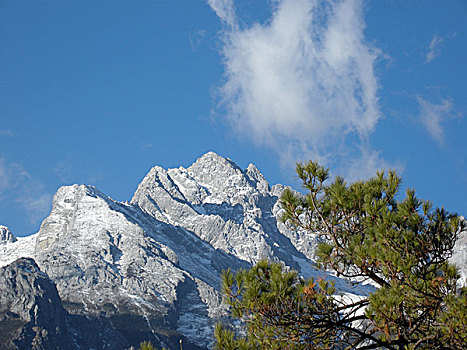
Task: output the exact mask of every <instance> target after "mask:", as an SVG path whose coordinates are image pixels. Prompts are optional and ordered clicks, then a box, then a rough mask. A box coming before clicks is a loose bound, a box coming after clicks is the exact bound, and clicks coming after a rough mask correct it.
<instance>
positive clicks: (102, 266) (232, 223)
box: [0, 153, 372, 349]
mask: <svg viewBox="0 0 467 350" xmlns="http://www.w3.org/2000/svg"><path fill="white" fill-rule="evenodd" d="M282 191H283V186H281V185H275V186H269V184H268V183H267V181H266V180H265V179H264V177H263V175H262V174H261V173H260V172H259V171H258V169H256V168H255V167H254V166H253V165H250V166H248V168H247V169H245V170H242V169H240V168H239V167H238V166H237V165H235V164H234V163H233V162H232V161H230V160H229V159H225V158H222V157H220V156H218V155H217V154H215V153H207V154H205V155H204V156H202V157H201V158H200V159H198V160H197V161H196V162H195V163H194V164H193V165H192V166H190V167H188V168H186V169H185V168H182V167H180V168H178V169H168V170H164V169H162V168H160V167H154V168H153V169H151V170H150V171H149V173H148V174H147V175H146V177H145V178H144V179H143V181H142V182H141V184H140V185H139V186H138V188H137V190H136V192H135V194H134V196H133V199H132V200H131V202H129V203H120V202H117V201H114V200H113V199H111V198H109V197H108V196H106V195H105V194H103V193H101V192H99V191H98V190H97V189H95V188H94V187H91V186H85V185H73V186H66V187H62V188H60V189H59V190H58V192H57V193H56V195H55V196H54V199H53V208H52V211H51V213H50V215H49V216H48V217H47V218H46V219H45V220H44V222H43V223H42V225H41V228H40V231H39V232H38V233H37V234H36V235H33V236H30V237H26V238H20V239H18V241H16V242H12V241H11V240H10V241H9V242H8V243H5V244H0V264H3V265H5V264H8V263H11V262H12V261H13V260H14V259H16V258H17V257H20V256H27V257H32V258H34V259H35V261H36V262H37V265H38V266H39V267H40V269H41V271H43V272H44V273H46V274H47V276H48V278H50V281H52V282H53V283H54V284H55V285H56V288H57V290H58V294H59V296H60V299H61V303H62V304H61V305H62V306H63V308H64V309H65V310H66V316H63V317H65V319H66V320H73V321H66V322H68V323H67V324H69V325H70V326H69V328H68V331H69V329H73V332H72V333H73V334H74V338H72V339H74V340H73V341H74V347H75V348H82V349H87V348H89V347H92V346H93V347H94V348H96V349H105V348H110V347H112V348H113V349H125V348H127V347H129V346H130V345H134V346H136V345H137V344H138V343H139V342H141V341H143V340H150V341H152V343H153V344H155V345H158V346H166V347H169V348H172V349H178V348H179V340H180V339H181V340H182V341H183V345H184V346H183V348H184V349H201V348H202V349H205V348H207V347H209V344H210V343H211V342H212V333H213V326H214V324H215V322H217V321H218V320H221V319H222V318H224V317H226V309H225V306H224V305H223V304H222V303H221V296H220V294H219V292H218V290H219V283H220V279H219V275H220V273H221V271H222V269H225V268H232V269H238V268H240V267H247V266H248V265H249V264H250V263H255V262H256V261H258V260H259V259H261V258H269V259H273V260H277V261H282V262H283V263H285V264H286V265H288V266H290V267H293V268H295V269H297V270H298V271H300V272H301V274H302V275H305V276H312V275H315V274H318V275H319V276H322V275H323V272H321V271H320V272H317V270H316V269H315V268H314V262H313V249H314V246H315V245H316V237H313V236H311V235H308V234H306V235H305V234H303V233H301V232H294V231H290V230H288V229H287V228H286V227H285V226H284V225H282V224H280V223H279V222H278V220H277V217H278V215H279V214H280V208H279V205H278V198H279V196H280V194H281V192H282ZM329 278H332V279H334V281H335V283H336V286H337V288H338V289H340V290H341V291H345V292H347V293H353V294H360V293H367V292H368V291H369V290H371V288H372V287H371V286H359V287H358V288H356V289H353V288H352V287H351V286H350V285H348V284H347V283H346V282H345V281H343V280H341V279H338V278H336V277H333V276H329ZM9 288H11V286H6V285H5V289H9ZM57 312H58V311H57ZM28 322H29V321H28ZM0 324H2V322H1V321H0ZM0 327H1V326H0ZM70 327H71V328H70ZM61 329H65V328H63V327H61ZM91 330H92V332H91ZM65 331H66V330H64V332H65ZM1 332H2V331H1V328H0V338H1ZM69 332H70V331H69ZM82 334H92V337H87V339H88V340H89V339H92V343H93V344H94V345H90V344H91V343H90V341H88V343H86V342H85V340H84V339H83V338H82V337H81V335H82ZM57 336H58V335H57ZM28 339H29V338H28ZM57 339H58V338H57ZM59 348H60V347H59ZM61 348H64V349H65V348H66V347H61Z"/></svg>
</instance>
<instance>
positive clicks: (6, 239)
mask: <svg viewBox="0 0 467 350" xmlns="http://www.w3.org/2000/svg"><path fill="white" fill-rule="evenodd" d="M16 241H17V239H16V237H15V235H14V234H13V233H11V231H10V230H9V229H8V227H6V226H3V225H0V244H6V243H13V242H16Z"/></svg>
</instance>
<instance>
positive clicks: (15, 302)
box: [0, 259, 73, 349]
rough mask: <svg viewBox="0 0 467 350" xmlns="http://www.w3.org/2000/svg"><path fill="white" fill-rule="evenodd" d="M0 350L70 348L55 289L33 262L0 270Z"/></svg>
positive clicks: (26, 261)
mask: <svg viewBox="0 0 467 350" xmlns="http://www.w3.org/2000/svg"><path fill="white" fill-rule="evenodd" d="M0 290H1V294H0V348H1V349H27V348H32V349H54V348H62V349H65V348H66V347H67V346H68V347H69V348H71V347H72V346H73V343H72V341H71V339H72V335H71V334H70V332H69V328H68V326H67V322H66V316H67V313H66V311H65V310H64V309H63V307H62V304H61V301H60V297H59V296H58V292H57V288H55V285H54V284H53V282H52V281H51V280H50V279H49V278H48V277H47V275H45V274H44V273H42V272H41V271H40V270H39V267H38V266H37V264H36V263H35V262H34V260H32V259H18V260H16V261H15V262H13V263H12V264H10V265H8V266H7V267H4V268H1V269H0Z"/></svg>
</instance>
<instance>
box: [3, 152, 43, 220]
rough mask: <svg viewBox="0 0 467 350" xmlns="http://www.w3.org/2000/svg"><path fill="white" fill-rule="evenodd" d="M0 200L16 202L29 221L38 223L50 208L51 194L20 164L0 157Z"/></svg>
mask: <svg viewBox="0 0 467 350" xmlns="http://www.w3.org/2000/svg"><path fill="white" fill-rule="evenodd" d="M0 201H11V202H13V203H18V204H19V205H20V206H21V207H23V209H24V210H25V211H26V214H27V216H28V218H29V220H30V222H31V223H32V224H38V223H39V221H40V220H41V219H43V218H44V216H45V215H46V214H47V213H48V211H49V210H50V207H51V203H52V196H51V195H50V194H49V193H47V192H46V191H45V189H44V186H43V185H42V184H41V183H40V182H39V181H38V180H37V179H34V178H33V177H32V176H31V175H30V174H29V173H28V172H27V171H26V170H24V168H23V167H22V166H21V165H19V164H17V163H8V162H7V161H6V160H5V159H2V158H0ZM12 205H14V204H12Z"/></svg>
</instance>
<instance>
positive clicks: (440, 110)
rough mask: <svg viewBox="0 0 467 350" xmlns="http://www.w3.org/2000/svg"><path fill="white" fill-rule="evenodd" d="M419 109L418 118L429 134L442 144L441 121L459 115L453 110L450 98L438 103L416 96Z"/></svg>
mask: <svg viewBox="0 0 467 350" xmlns="http://www.w3.org/2000/svg"><path fill="white" fill-rule="evenodd" d="M417 102H418V106H419V109H420V120H421V122H422V124H423V126H424V127H425V128H426V130H427V131H428V132H429V133H430V135H431V136H432V137H433V138H434V139H435V140H436V141H438V142H439V143H440V144H444V128H443V125H442V124H443V123H444V122H445V121H446V120H450V119H455V118H459V117H460V116H461V115H460V114H458V113H455V112H454V107H453V103H452V101H451V100H448V99H443V100H441V102H440V103H439V104H436V103H432V102H430V101H427V100H425V99H423V98H422V97H420V96H417Z"/></svg>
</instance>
